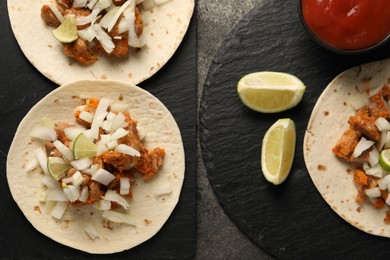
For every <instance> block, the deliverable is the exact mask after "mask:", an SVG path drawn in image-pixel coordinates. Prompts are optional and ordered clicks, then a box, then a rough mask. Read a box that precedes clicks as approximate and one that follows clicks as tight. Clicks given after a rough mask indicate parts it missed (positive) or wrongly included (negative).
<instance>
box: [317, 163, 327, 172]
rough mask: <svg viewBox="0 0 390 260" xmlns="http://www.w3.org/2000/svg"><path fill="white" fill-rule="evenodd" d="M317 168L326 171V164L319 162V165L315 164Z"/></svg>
mask: <svg viewBox="0 0 390 260" xmlns="http://www.w3.org/2000/svg"><path fill="white" fill-rule="evenodd" d="M317 169H318V170H319V171H326V166H324V165H322V164H319V165H317Z"/></svg>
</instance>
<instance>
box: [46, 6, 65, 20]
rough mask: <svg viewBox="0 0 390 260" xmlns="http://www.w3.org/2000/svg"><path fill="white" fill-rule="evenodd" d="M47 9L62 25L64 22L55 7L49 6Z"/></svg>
mask: <svg viewBox="0 0 390 260" xmlns="http://www.w3.org/2000/svg"><path fill="white" fill-rule="evenodd" d="M49 7H50V10H51V11H52V12H53V14H54V16H55V17H56V18H57V19H58V21H60V22H61V23H62V22H63V21H64V16H63V15H62V14H61V12H60V10H58V7H57V5H50V6H49Z"/></svg>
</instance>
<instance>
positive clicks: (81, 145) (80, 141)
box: [73, 133, 98, 160]
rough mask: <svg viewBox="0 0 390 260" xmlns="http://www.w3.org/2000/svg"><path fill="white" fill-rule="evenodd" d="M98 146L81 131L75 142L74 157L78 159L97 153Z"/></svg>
mask: <svg viewBox="0 0 390 260" xmlns="http://www.w3.org/2000/svg"><path fill="white" fill-rule="evenodd" d="M97 151H98V146H97V145H96V144H94V143H93V142H92V140H91V139H89V138H88V137H86V136H85V135H84V134H83V133H80V134H79V135H78V136H77V137H76V139H75V140H74V142H73V157H74V158H75V159H76V160H78V159H82V158H91V157H95V156H96V155H97Z"/></svg>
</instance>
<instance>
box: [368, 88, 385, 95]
mask: <svg viewBox="0 0 390 260" xmlns="http://www.w3.org/2000/svg"><path fill="white" fill-rule="evenodd" d="M382 88H383V85H379V86H378V87H376V88H374V89H370V93H369V94H368V97H372V96H375V95H376V94H378V93H379V91H381V90H382Z"/></svg>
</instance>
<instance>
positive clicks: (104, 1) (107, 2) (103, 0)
mask: <svg viewBox="0 0 390 260" xmlns="http://www.w3.org/2000/svg"><path fill="white" fill-rule="evenodd" d="M111 4H112V0H99V1H98V2H97V3H96V5H95V6H94V9H96V8H98V9H100V10H103V9H106V8H108V7H110V6H111Z"/></svg>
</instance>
